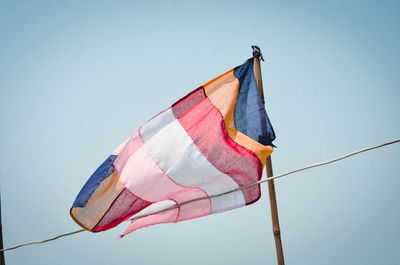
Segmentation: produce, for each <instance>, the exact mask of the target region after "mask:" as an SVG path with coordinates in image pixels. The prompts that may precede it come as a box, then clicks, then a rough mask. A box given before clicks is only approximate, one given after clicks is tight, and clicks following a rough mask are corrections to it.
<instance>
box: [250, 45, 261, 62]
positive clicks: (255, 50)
mask: <svg viewBox="0 0 400 265" xmlns="http://www.w3.org/2000/svg"><path fill="white" fill-rule="evenodd" d="M251 48H252V49H253V57H257V56H259V57H260V60H261V61H264V57H263V55H262V53H261V49H260V47H258V46H257V45H252V46H251Z"/></svg>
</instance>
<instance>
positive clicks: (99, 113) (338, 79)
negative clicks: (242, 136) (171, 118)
mask: <svg viewBox="0 0 400 265" xmlns="http://www.w3.org/2000/svg"><path fill="white" fill-rule="evenodd" d="M399 12H400V2H399V1H301V0H300V1H289V0H286V1H283V0H281V1H278V0H276V1H251V2H247V1H168V0H166V1H157V0H156V1H52V0H48V1H40V0H39V1H4V0H1V1H0V34H1V35H0V40H1V41H0V92H1V96H0V121H1V130H0V147H1V152H0V189H1V203H2V205H1V206H2V207H1V210H2V219H3V220H2V221H3V237H4V244H5V247H10V246H14V245H16V244H20V243H24V242H27V241H33V240H41V239H45V238H48V237H52V236H55V235H57V234H60V233H65V232H70V231H74V230H78V229H80V227H79V226H78V225H77V224H75V222H74V221H73V220H72V219H71V218H70V216H69V209H70V207H71V205H72V203H73V201H74V199H75V197H76V195H77V194H78V192H79V190H80V189H81V187H82V186H83V184H84V183H85V182H86V180H87V179H88V178H89V176H90V175H91V173H92V172H93V171H94V170H95V169H96V168H97V166H98V165H99V164H100V163H102V162H103V161H104V160H105V158H106V157H108V155H109V154H110V153H111V152H112V151H113V150H114V149H115V148H116V147H117V146H118V145H119V144H120V143H121V142H123V141H124V140H125V139H126V138H127V137H128V136H129V135H130V134H132V133H133V132H134V131H136V129H137V128H138V127H139V126H140V125H141V124H143V123H145V122H146V121H147V120H148V119H150V118H151V117H152V116H154V115H155V114H157V113H158V112H159V111H161V110H163V109H165V108H166V107H168V106H170V105H171V104H172V103H173V102H175V101H176V100H178V99H179V98H181V97H183V96H184V95H186V94H187V93H189V92H190V91H191V90H193V89H195V88H197V87H199V86H200V85H202V84H204V83H206V82H207V81H209V80H211V79H212V78H214V77H216V76H218V75H220V74H222V73H224V72H226V71H228V70H230V69H232V68H233V67H235V66H237V65H240V64H242V63H243V62H244V61H245V60H246V59H247V58H249V57H251V48H250V47H251V45H253V44H256V45H258V46H259V47H260V48H261V50H262V52H263V55H264V58H265V62H262V65H261V68H262V75H263V83H264V91H265V96H266V109H267V111H268V114H269V117H270V119H271V122H272V124H273V126H274V129H275V132H276V135H277V138H276V140H275V142H274V143H275V145H276V146H277V148H276V149H275V150H274V153H273V155H272V163H273V170H274V173H275V174H279V173H283V172H285V171H288V170H291V169H294V168H297V167H301V166H304V165H308V164H311V163H314V162H318V161H322V160H327V159H331V158H334V157H336V156H339V155H342V154H345V153H349V152H352V151H355V150H358V149H361V148H364V147H367V146H371V145H376V144H380V143H383V142H386V141H390V140H394V139H397V138H399V136H400V122H399V117H400V107H399V103H398V102H399V98H400V90H399V83H400V82H399V81H400V72H399V69H400V53H399V48H398V47H399V46H400V44H399V42H400V16H399V15H398V14H399ZM399 155H400V146H399V145H391V146H388V147H384V148H382V149H379V150H375V151H371V152H368V153H364V154H361V155H359V156H356V157H352V158H349V159H347V160H344V161H341V162H338V163H336V164H331V165H328V166H325V167H321V168H316V169H311V170H307V171H304V172H301V173H297V174H295V175H290V176H287V177H284V178H281V179H278V180H276V182H275V186H276V193H277V201H278V209H279V218H280V225H281V235H282V243H283V251H284V255H285V260H286V263H287V264H326V265H328V264H332V265H333V264H363V265H368V264H386V265H391V264H393V265H395V264H400V256H399V255H398V250H399V246H400V240H399V238H400V228H399V226H398V224H399V223H400V211H399V200H400V193H399V188H400V178H399V172H400V163H399V161H398V158H399ZM262 194H263V195H262V197H261V199H260V200H259V201H258V202H257V203H255V204H252V205H250V206H247V207H243V208H240V209H236V210H233V211H228V212H224V213H220V214H215V215H212V216H208V217H202V218H198V219H194V220H190V221H184V222H181V223H177V224H161V225H156V226H151V227H148V228H144V229H141V230H138V231H135V232H134V233H132V234H130V235H128V236H126V237H124V238H123V239H121V240H118V239H117V238H118V235H120V234H121V233H122V232H123V230H124V229H125V228H126V226H127V225H128V223H123V224H121V225H120V226H118V227H116V228H114V229H111V230H109V231H106V232H102V233H96V234H92V233H90V232H83V233H80V234H76V235H73V236H70V237H67V238H62V239H59V240H56V241H53V242H50V243H47V244H42V245H35V246H27V247H24V248H20V249H16V250H12V251H8V252H6V253H5V258H6V264H7V265H12V264H27V263H29V264H58V265H64V264H99V265H100V264H110V263H111V264H148V265H151V264H157V265H158V264H174V265H179V264H230V265H235V264H276V254H275V245H274V240H273V234H272V225H271V216H270V209H269V202H268V190H267V185H266V184H263V185H262Z"/></svg>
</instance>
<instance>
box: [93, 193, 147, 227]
mask: <svg viewBox="0 0 400 265" xmlns="http://www.w3.org/2000/svg"><path fill="white" fill-rule="evenodd" d="M150 204H151V203H150V202H147V201H145V200H142V199H140V198H139V197H137V196H135V195H134V194H133V193H132V192H130V191H129V190H128V189H127V188H125V189H124V190H123V191H122V192H121V193H120V194H119V195H118V197H117V198H116V199H115V200H114V202H113V203H112V204H111V206H110V208H109V209H108V211H107V213H106V214H105V215H104V216H103V217H102V218H101V220H100V222H99V223H98V224H97V225H96V226H95V227H94V229H93V232H100V231H104V230H107V229H110V228H113V227H115V226H117V225H118V224H120V223H121V222H123V221H125V220H127V219H128V218H129V217H131V216H132V215H134V214H136V213H138V212H139V211H141V210H143V209H144V208H146V207H147V206H149V205H150Z"/></svg>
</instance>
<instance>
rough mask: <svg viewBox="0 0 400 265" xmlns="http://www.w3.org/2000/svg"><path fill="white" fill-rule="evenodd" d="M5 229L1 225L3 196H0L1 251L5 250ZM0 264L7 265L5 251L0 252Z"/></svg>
mask: <svg viewBox="0 0 400 265" xmlns="http://www.w3.org/2000/svg"><path fill="white" fill-rule="evenodd" d="M3 248H4V247H3V228H2V225H1V195H0V249H3ZM0 264H1V265H5V264H6V262H5V260H4V251H1V252H0Z"/></svg>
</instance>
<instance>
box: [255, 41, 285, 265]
mask: <svg viewBox="0 0 400 265" xmlns="http://www.w3.org/2000/svg"><path fill="white" fill-rule="evenodd" d="M252 48H253V55H256V54H259V55H258V56H256V57H255V58H254V73H255V77H256V81H257V87H258V90H259V92H260V96H261V99H262V102H263V104H264V105H265V100H264V91H263V84H262V76H261V65H260V53H261V51H260V50H259V48H258V47H255V46H253V47H252ZM257 49H258V50H257ZM265 167H266V171H267V177H268V178H270V177H272V176H273V172H272V161H271V156H268V157H267V161H266V164H265ZM268 192H269V203H270V207H271V219H272V231H273V233H274V238H275V246H276V256H277V258H278V265H284V264H285V260H284V258H283V249H282V241H281V230H280V228H279V218H278V206H277V203H276V194H275V184H274V180H270V181H268Z"/></svg>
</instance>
